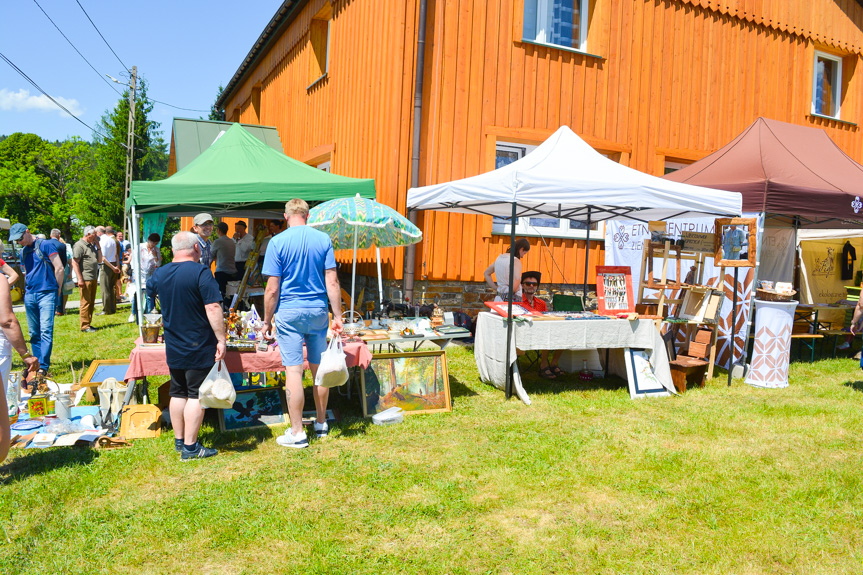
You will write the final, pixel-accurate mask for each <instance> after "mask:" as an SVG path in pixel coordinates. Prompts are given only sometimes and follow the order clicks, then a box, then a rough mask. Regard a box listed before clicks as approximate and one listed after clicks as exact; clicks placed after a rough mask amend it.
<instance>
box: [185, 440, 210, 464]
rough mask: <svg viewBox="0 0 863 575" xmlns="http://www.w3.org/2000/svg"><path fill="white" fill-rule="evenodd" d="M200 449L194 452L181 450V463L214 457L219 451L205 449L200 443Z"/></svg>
mask: <svg viewBox="0 0 863 575" xmlns="http://www.w3.org/2000/svg"><path fill="white" fill-rule="evenodd" d="M197 445H198V449H196V450H194V451H188V450H187V449H186V448H185V447H183V448H182V449H181V450H180V461H191V460H193V459H204V458H205V457H212V456H214V455H216V454H217V453H219V452H218V450H216V449H213V448H212V447H204V446H203V445H201V444H200V443H198V444H197Z"/></svg>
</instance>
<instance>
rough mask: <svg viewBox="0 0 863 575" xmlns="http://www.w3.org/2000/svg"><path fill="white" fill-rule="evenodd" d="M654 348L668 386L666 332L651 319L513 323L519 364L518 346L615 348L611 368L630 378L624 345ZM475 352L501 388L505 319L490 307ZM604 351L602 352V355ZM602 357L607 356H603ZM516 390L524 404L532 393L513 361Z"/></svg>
mask: <svg viewBox="0 0 863 575" xmlns="http://www.w3.org/2000/svg"><path fill="white" fill-rule="evenodd" d="M626 347H631V348H636V349H646V350H650V363H651V365H652V366H653V371H654V373H655V374H656V377H657V378H658V379H659V381H661V382H662V384H663V385H664V386H665V387H666V388H668V389H669V390H673V389H674V386H673V385H672V383H671V369H670V368H669V366H668V354H667V352H666V350H665V345H664V342H663V341H662V336H661V335H660V334H659V331H658V330H657V329H656V326H655V325H654V323H653V320H645V319H641V320H636V321H628V320H624V319H604V320H560V321H529V320H528V321H527V322H516V323H514V324H513V338H512V345H511V349H510V362H511V363H513V364H515V360H516V353H515V350H516V348H518V349H521V350H525V351H526V350H545V349H603V348H606V349H611V350H612V352H611V353H610V354H609V365H607V366H605V368H606V370H607V371H608V372H609V373H614V374H615V375H619V376H620V377H623V378H624V379H626V364H625V363H624V359H623V348H626ZM474 355H475V357H476V365H477V368H478V369H479V377H480V379H482V380H483V381H485V382H486V383H491V384H492V385H494V386H495V387H497V388H498V389H504V388H505V387H506V366H505V364H506V322H505V321H504V319H503V318H502V317H500V316H499V315H497V314H494V313H490V312H481V313H480V314H479V315H478V316H477V326H476V341H475V343H474ZM602 355H603V354H600V356H602ZM603 359H604V358H603ZM513 390H514V391H515V393H516V394H517V395H518V397H519V399H521V400H522V401H523V402H525V403H526V404H528V405H530V398H529V397H528V395H527V393H526V392H525V391H524V387H523V386H522V383H521V375H520V374H519V371H518V364H515V365H514V366H513Z"/></svg>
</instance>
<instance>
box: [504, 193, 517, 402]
mask: <svg viewBox="0 0 863 575" xmlns="http://www.w3.org/2000/svg"><path fill="white" fill-rule="evenodd" d="M515 207H516V204H515V202H513V203H512V219H511V220H510V222H509V223H510V228H509V294H508V296H507V300H508V303H507V306H506V315H507V318H506V385H505V386H504V387H505V390H506V398H507V399H509V398H510V397H512V376H513V373H512V365H511V364H510V357H511V354H510V348H511V347H512V300H513V297H514V296H515V292H514V290H513V289H512V284H513V282H514V281H515V252H514V251H513V245H515Z"/></svg>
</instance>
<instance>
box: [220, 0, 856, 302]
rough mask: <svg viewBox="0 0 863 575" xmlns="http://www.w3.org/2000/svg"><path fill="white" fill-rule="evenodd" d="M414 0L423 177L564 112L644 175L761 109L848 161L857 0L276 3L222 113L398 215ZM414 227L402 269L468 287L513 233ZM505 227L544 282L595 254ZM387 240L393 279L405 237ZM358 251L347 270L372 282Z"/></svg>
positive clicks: (461, 221) (522, 147)
mask: <svg viewBox="0 0 863 575" xmlns="http://www.w3.org/2000/svg"><path fill="white" fill-rule="evenodd" d="M423 4H425V9H426V25H425V44H424V51H423V54H422V55H423V63H424V72H423V77H422V101H421V118H420V147H419V150H418V151H417V153H418V159H419V169H418V174H417V181H418V183H419V185H425V184H430V183H436V182H442V181H447V180H452V179H458V178H463V177H467V176H471V175H475V174H478V173H481V172H484V171H488V170H491V169H493V168H494V167H495V165H496V164H497V165H500V164H501V163H506V162H509V161H512V160H513V159H516V158H518V157H520V156H522V155H524V154H526V153H529V152H530V150H531V149H532V146H535V145H537V144H539V143H540V142H542V141H543V140H544V139H545V138H546V137H547V136H548V135H550V134H551V133H552V132H553V131H554V130H555V129H557V128H558V127H559V126H560V125H562V124H567V125H569V126H570V127H571V128H572V129H573V130H574V131H575V132H576V133H577V134H579V135H580V136H581V137H582V138H584V139H585V140H586V141H587V142H588V143H589V144H591V145H592V146H594V147H595V148H597V149H598V150H600V151H601V152H603V153H605V154H607V155H608V156H610V157H611V158H613V159H615V160H617V161H619V162H621V163H623V164H625V165H628V166H631V167H633V168H636V169H638V170H641V171H644V172H648V173H651V174H657V175H661V174H663V173H665V172H666V171H667V170H671V169H674V168H675V167H679V166H680V165H681V164H685V163H689V162H692V161H694V160H697V159H700V158H702V157H703V156H705V155H707V154H708V153H710V152H711V151H713V150H715V149H717V148H719V147H721V146H722V145H724V144H726V143H727V142H729V141H730V140H731V139H732V138H733V137H734V136H736V135H737V134H738V133H739V132H740V131H741V130H742V129H743V128H745V127H746V126H748V125H749V124H750V123H751V122H752V121H753V120H754V119H755V118H757V117H759V116H764V117H768V118H774V119H778V120H782V121H786V122H792V123H798V124H802V125H814V126H818V127H821V128H823V129H825V130H826V131H827V132H828V134H829V135H830V137H831V138H833V139H834V140H835V141H836V142H837V144H838V145H839V146H840V147H842V148H843V149H844V150H845V151H846V152H847V153H848V154H849V155H850V156H851V157H853V158H854V159H855V160H857V161H861V160H863V142H861V139H860V137H859V127H858V124H859V123H860V122H863V97H861V95H863V90H861V82H863V79H861V72H860V71H858V70H857V66H858V62H859V59H860V55H861V51H863V30H861V26H863V6H861V1H860V0H806V1H804V0H385V1H372V0H286V1H285V2H284V3H283V5H282V6H281V7H280V8H279V10H278V11H277V13H276V15H275V16H274V17H273V18H272V20H271V21H270V23H269V24H268V25H267V27H266V29H265V30H264V31H263V32H262V34H261V36H260V38H259V39H258V41H257V42H256V43H255V44H254V46H253V47H252V48H251V50H250V52H249V53H248V55H247V57H246V58H245V59H244V61H243V63H242V65H241V66H240V68H239V69H238V70H237V72H236V74H235V75H234V77H233V78H232V80H231V81H230V83H229V84H228V86H227V87H226V89H225V91H224V94H223V96H222V97H221V99H220V102H219V104H220V105H221V107H223V108H224V110H225V114H226V120H228V121H237V122H243V123H250V124H263V125H267V126H275V127H277V128H278V130H279V134H280V136H281V140H282V144H283V146H284V151H285V153H287V154H288V155H290V156H292V157H295V158H298V159H300V160H302V161H305V162H307V163H309V164H311V165H315V166H319V167H321V168H323V169H329V170H331V171H333V172H334V173H338V174H342V175H346V176H354V177H364V178H374V179H375V180H376V185H377V197H378V200H379V201H381V202H383V203H386V204H389V205H391V206H393V207H395V208H396V209H398V210H399V211H401V212H402V213H404V212H405V198H406V193H407V189H408V188H409V187H410V186H411V181H412V176H413V174H412V173H411V158H412V154H413V153H414V150H413V149H412V148H413V146H412V137H413V121H414V110H415V107H414V90H415V81H416V70H417V56H418V52H417V50H418V48H417V46H418V37H419V34H418V32H419V30H418V27H419V20H420V12H421V9H422V7H423ZM418 224H419V225H420V227H421V229H422V230H423V232H424V234H425V239H424V241H423V242H422V243H421V244H419V245H418V246H417V247H416V266H415V270H414V271H415V277H416V280H417V282H418V284H419V283H421V282H426V283H425V284H424V285H426V286H432V287H429V288H428V289H430V290H431V291H441V290H443V288H441V290H435V289H434V286H435V285H444V286H449V287H448V288H447V289H450V288H453V287H454V286H455V291H458V289H457V286H458V284H457V283H455V284H454V283H453V282H482V280H483V278H482V272H483V270H484V269H485V268H486V266H487V265H488V264H489V263H490V262H491V261H493V260H494V258H495V257H496V256H497V255H498V254H500V253H501V252H503V251H504V250H505V249H506V246H507V245H508V242H509V238H508V231H509V224H508V222H506V221H500V222H493V221H492V218H490V217H486V216H465V215H458V214H447V213H420V214H419V220H418ZM531 224H534V225H533V227H531ZM518 226H519V227H518V228H517V230H518V232H519V235H527V236H529V237H530V239H531V243H532V246H533V249H531V251H530V253H529V254H528V256H527V259H526V262H525V264H524V265H525V268H526V269H539V270H540V271H542V272H543V276H544V278H543V280H544V283H549V282H550V283H555V284H557V283H565V284H578V283H580V282H582V280H583V278H582V273H583V269H584V258H585V257H589V258H590V260H591V263H601V262H602V259H603V253H602V250H603V247H602V242H601V241H600V242H598V243H594V242H591V249H590V254H589V255H588V254H586V253H585V242H584V240H583V237H584V230H582V229H577V228H576V227H575V225H573V229H570V227H569V222H559V221H557V220H552V221H537V222H521V221H520V222H519V223H518ZM537 230H538V231H537ZM539 232H541V234H540V233H539ZM540 236H541V237H540ZM383 252H384V275H385V277H387V278H390V279H394V280H400V279H401V278H402V273H403V254H404V250H403V249H399V250H398V251H396V250H392V249H390V250H383ZM372 257H373V254H372V253H371V252H369V253H366V254H363V256H362V260H361V261H363V262H365V263H364V265H362V266H361V268H360V272H361V273H364V274H366V275H375V271H374V265H373V260H372ZM591 269H592V266H591ZM588 280H589V281H592V280H593V278H592V277H590V278H588ZM462 285H464V284H462ZM474 291H476V292H481V291H482V289H481V287H479V288H477V289H476V290H474ZM471 298H473V296H471ZM465 303H469V302H465ZM468 307H469V306H468Z"/></svg>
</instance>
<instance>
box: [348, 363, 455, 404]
mask: <svg viewBox="0 0 863 575" xmlns="http://www.w3.org/2000/svg"><path fill="white" fill-rule="evenodd" d="M360 373H361V376H360V385H361V388H362V395H361V399H362V404H363V416H364V417H371V416H372V415H374V414H376V413H380V412H381V411H384V410H385V409H388V408H390V407H401V408H402V409H403V410H404V414H405V415H412V414H415V413H436V412H442V411H446V412H448V411H452V398H451V396H450V390H449V372H448V371H447V366H446V353H445V352H444V351H443V350H438V351H421V352H413V353H376V354H374V355H373V356H372V360H371V363H370V364H369V366H368V367H367V368H365V369H364V370H362V371H361V372H360Z"/></svg>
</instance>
